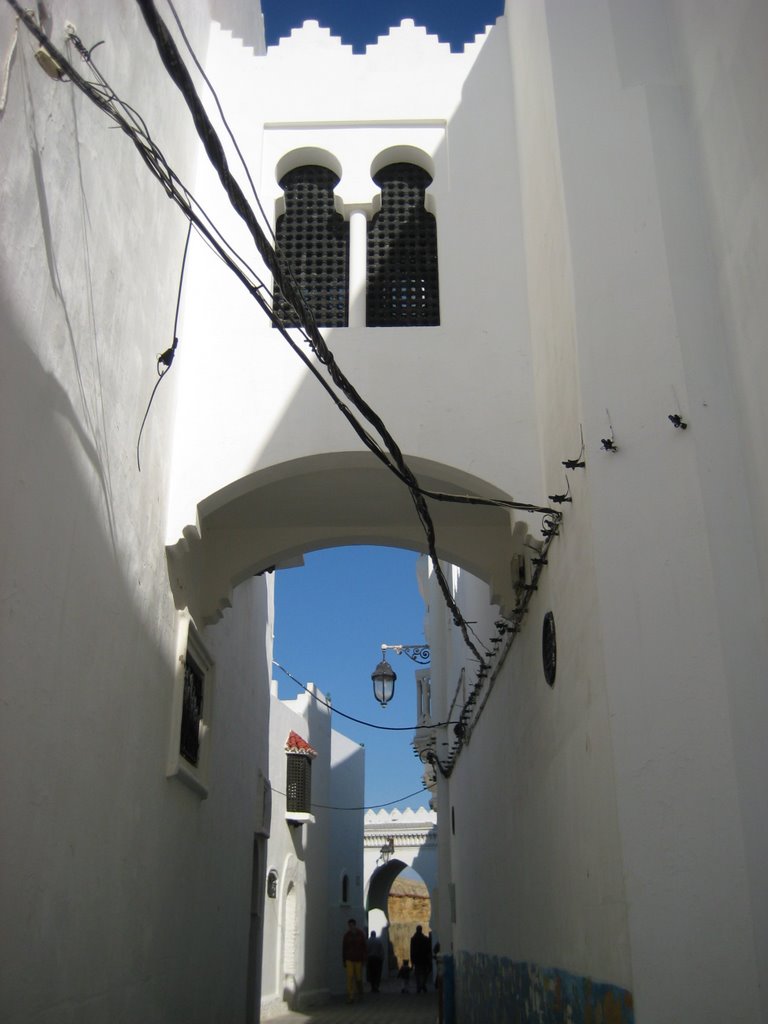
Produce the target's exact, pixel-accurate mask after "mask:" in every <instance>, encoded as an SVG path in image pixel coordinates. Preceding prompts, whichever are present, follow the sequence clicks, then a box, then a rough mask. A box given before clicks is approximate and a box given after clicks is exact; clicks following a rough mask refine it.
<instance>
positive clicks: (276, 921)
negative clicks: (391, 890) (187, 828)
mask: <svg viewBox="0 0 768 1024" xmlns="http://www.w3.org/2000/svg"><path fill="white" fill-rule="evenodd" d="M364 768H365V756H364V750H363V748H362V747H361V746H359V744H357V743H354V742H353V741H352V740H349V739H348V738H347V737H345V736H343V735H341V734H340V733H338V732H336V731H335V730H333V729H331V713H330V709H329V707H328V704H327V700H326V698H325V696H324V695H323V694H322V693H321V692H320V691H319V690H318V689H317V688H316V687H315V685H314V684H313V683H310V684H309V687H308V690H307V692H305V693H301V694H299V695H298V697H296V698H295V699H294V700H280V699H279V698H278V696H277V684H276V683H273V684H272V702H271V711H270V782H271V785H272V814H271V824H270V834H269V840H268V842H267V848H266V873H267V874H266V893H265V897H266V898H265V903H264V934H263V950H264V953H263V970H262V977H261V1011H262V1019H264V1020H266V1019H269V1018H270V1017H272V1016H275V1015H279V1014H281V1013H285V1012H286V1011H287V1010H288V1009H299V1008H304V1007H307V1006H312V1005H316V1004H318V1003H322V1002H324V1001H325V1000H327V998H328V996H329V994H330V993H331V992H342V991H344V972H343V969H342V965H341V939H342V936H343V934H344V931H345V930H346V922H347V919H348V918H349V917H350V916H355V917H357V918H359V920H360V921H361V922H362V921H363V920H364V917H363V909H362V882H361V877H362V868H363V810H362V807H363V800H364ZM333 953H335V956H332V954H333Z"/></svg>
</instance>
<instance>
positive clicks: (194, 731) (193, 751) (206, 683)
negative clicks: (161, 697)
mask: <svg viewBox="0 0 768 1024" xmlns="http://www.w3.org/2000/svg"><path fill="white" fill-rule="evenodd" d="M176 665H177V668H176V676H175V680H174V689H173V714H172V716H171V738H170V746H169V753H168V770H167V774H168V776H169V777H177V778H179V779H180V780H181V781H182V782H185V783H187V784H188V785H189V786H191V788H192V789H194V790H196V791H197V792H198V793H199V794H200V795H201V796H207V795H208V761H209V746H210V735H209V734H210V723H211V709H212V705H213V683H214V672H213V659H212V658H211V656H210V654H209V653H208V651H207V650H206V648H205V645H204V644H203V641H202V640H201V638H200V635H199V633H198V632H197V630H196V629H195V627H194V624H193V623H192V621H191V619H190V617H189V614H188V613H186V612H183V613H181V622H180V627H179V636H178V642H177V662H176Z"/></svg>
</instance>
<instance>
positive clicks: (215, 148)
mask: <svg viewBox="0 0 768 1024" xmlns="http://www.w3.org/2000/svg"><path fill="white" fill-rule="evenodd" d="M136 3H137V4H138V6H139V8H140V10H141V12H142V14H143V15H144V20H145V21H146V23H147V28H148V29H149V31H150V34H151V35H152V37H153V39H154V40H155V44H156V46H157V49H158V53H159V54H160V59H161V61H162V62H163V64H164V65H165V68H166V70H167V71H168V74H169V75H170V76H171V79H172V80H173V82H174V83H175V84H176V86H177V88H178V89H179V91H180V92H181V94H182V96H183V97H184V101H185V102H186V104H187V107H188V108H189V111H190V113H191V115H192V120H193V122H194V124H195V128H196V129H197V133H198V136H199V138H200V140H201V142H202V143H203V147H204V148H205V151H206V153H207V154H208V159H209V160H210V162H211V164H212V165H213V167H214V170H215V171H216V173H217V174H218V177H219V181H220V182H221V184H222V187H223V188H224V191H225V192H226V194H227V197H228V198H229V201H230V204H231V205H232V208H233V209H234V210H235V212H236V213H237V214H238V215H239V216H240V217H241V219H242V220H243V222H244V223H245V225H246V226H247V227H248V230H249V231H250V233H251V237H252V238H253V240H254V243H255V245H256V249H257V251H258V252H259V255H260V256H261V257H262V259H263V260H264V262H265V264H266V266H267V268H268V269H269V270H270V271H271V273H272V276H273V278H274V282H275V284H276V285H277V287H278V288H279V290H280V292H281V293H282V294H283V295H284V296H285V297H286V299H287V300H288V301H289V302H290V304H291V305H292V306H293V309H294V311H295V312H296V314H297V315H298V318H299V320H300V321H301V322H302V323H303V324H304V327H305V329H306V331H307V334H308V336H309V341H310V344H311V347H312V350H313V352H314V353H315V355H316V356H317V358H318V359H319V360H320V361H321V362H322V363H323V364H324V365H325V366H326V367H327V368H328V372H329V374H330V376H331V379H332V380H333V382H334V384H335V385H336V386H337V387H338V388H339V389H340V390H342V391H343V392H344V394H346V395H347V396H348V397H349V398H350V399H351V400H352V402H353V403H354V405H355V407H356V408H357V409H358V411H359V412H361V413H362V415H363V416H364V417H365V419H367V420H368V422H369V423H371V424H372V425H373V426H374V428H375V429H376V431H377V433H378V434H379V435H380V436H381V438H382V439H383V441H384V443H385V446H386V448H387V450H388V452H389V453H390V456H391V457H392V458H393V459H394V462H395V465H396V466H397V467H398V469H399V470H400V472H401V474H402V475H403V477H404V480H405V482H406V483H407V485H408V486H409V488H410V490H411V497H412V499H413V503H414V507H415V509H416V513H417V515H418V517H419V520H420V521H421V523H422V528H423V529H424V533H425V535H426V538H427V544H428V548H429V554H430V557H431V558H432V561H433V568H434V573H435V577H436V579H437V581H438V585H439V587H440V590H441V592H442V594H443V598H444V600H445V603H446V604H447V606H448V608H449V610H450V611H451V614H452V616H453V621H454V624H455V625H456V626H457V628H458V629H459V630H460V631H461V634H462V636H463V638H464V643H465V645H466V646H467V647H468V648H469V650H470V651H471V652H472V654H473V655H474V657H475V658H476V659H477V661H478V662H479V663H480V664H481V665H482V664H484V659H483V657H482V655H481V654H480V651H479V650H478V649H477V647H475V645H474V643H473V642H472V640H471V639H470V636H469V630H468V628H467V623H466V620H465V619H464V616H463V615H462V614H461V611H460V609H459V607H458V605H457V604H456V601H455V599H454V597H453V594H452V593H451V590H450V587H449V585H448V581H447V580H446V578H445V574H444V573H443V570H442V567H441V566H440V564H439V558H438V556H437V549H436V539H435V530H434V524H433V522H432V517H431V514H430V512H429V507H428V505H427V503H426V500H425V498H424V497H423V495H421V494H420V493H419V489H418V483H417V480H416V477H415V476H414V474H413V473H412V472H411V470H410V468H409V467H408V465H407V463H406V461H405V459H404V457H403V454H402V452H401V451H400V448H399V447H398V445H397V444H396V442H395V439H394V437H393V436H392V435H391V434H390V432H389V430H388V429H387V428H386V426H385V424H384V422H383V420H382V419H381V418H380V417H379V416H378V415H377V414H376V413H375V412H374V410H373V409H372V408H371V406H369V405H368V403H367V402H366V401H365V400H364V399H363V398H362V396H361V395H360V394H359V393H358V392H357V390H356V389H355V388H354V387H353V385H352V384H351V382H350V381H349V380H348V379H347V378H346V376H345V375H344V374H343V373H342V372H341V370H340V368H339V367H338V365H337V363H336V361H335V358H334V356H333V354H332V353H331V351H330V349H329V348H328V346H327V345H326V343H325V340H324V339H323V337H322V335H321V334H320V331H319V329H318V327H317V324H316V323H315V319H314V315H313V313H312V310H311V308H310V307H309V306H308V305H307V304H306V302H305V301H304V298H303V296H302V295H301V292H300V290H299V289H297V288H296V287H295V286H294V284H293V282H292V281H290V280H288V278H287V276H286V275H285V274H283V272H282V267H281V265H280V261H279V260H278V259H277V257H276V254H275V252H274V249H273V248H272V247H271V245H270V244H269V241H268V239H267V238H266V236H265V235H264V232H263V231H262V229H261V228H260V227H259V224H258V221H257V219H256V217H255V215H254V213H253V210H252V209H251V207H250V204H249V203H248V201H247V199H246V198H245V195H244V193H243V190H242V189H241V188H240V185H239V184H238V182H237V180H236V179H235V178H234V177H233V175H232V173H231V171H230V169H229V164H228V162H227V158H226V154H225V153H224V147H223V146H222V144H221V140H220V139H219V137H218V135H217V134H216V131H215V129H214V127H213V125H212V124H211V121H210V119H209V117H208V114H207V113H206V110H205V107H204V106H203V104H202V102H201V100H200V97H199V96H198V94H197V91H196V89H195V87H194V83H193V82H192V79H191V77H190V74H189V71H188V70H187V68H186V66H185V64H184V61H183V60H182V58H181V54H180V53H179V50H178V47H177V46H176V43H175V42H174V40H173V37H172V36H171V34H170V32H169V31H168V28H167V26H166V24H165V22H164V21H163V19H162V18H161V17H160V15H159V13H158V11H157V8H156V7H155V4H154V0H136Z"/></svg>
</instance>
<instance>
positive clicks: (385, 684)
mask: <svg viewBox="0 0 768 1024" xmlns="http://www.w3.org/2000/svg"><path fill="white" fill-rule="evenodd" d="M387 651H394V652H395V654H405V655H406V656H407V657H409V658H410V659H411V661H414V662H416V664H417V665H428V664H429V660H430V657H431V651H430V649H429V644H382V645H381V661H380V662H379V663H378V665H377V666H376V668H375V669H374V670H373V672H372V673H371V682H372V683H373V696H374V697H375V698H376V700H377V701H378V702H379V704H381V706H382V707H383V708H385V707H386V706H387V704H389V702H390V701H391V700H392V698H393V697H394V695H395V681H396V679H397V673H396V672H395V670H394V669H393V668H392V666H391V665H390V664H389V662H388V661H387Z"/></svg>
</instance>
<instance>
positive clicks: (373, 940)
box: [368, 932, 384, 992]
mask: <svg viewBox="0 0 768 1024" xmlns="http://www.w3.org/2000/svg"><path fill="white" fill-rule="evenodd" d="M383 966H384V947H383V945H382V944H381V939H379V938H377V937H376V932H371V934H370V937H369V939H368V984H369V985H370V986H371V992H378V991H379V985H380V984H381V969H382V967H383Z"/></svg>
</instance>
